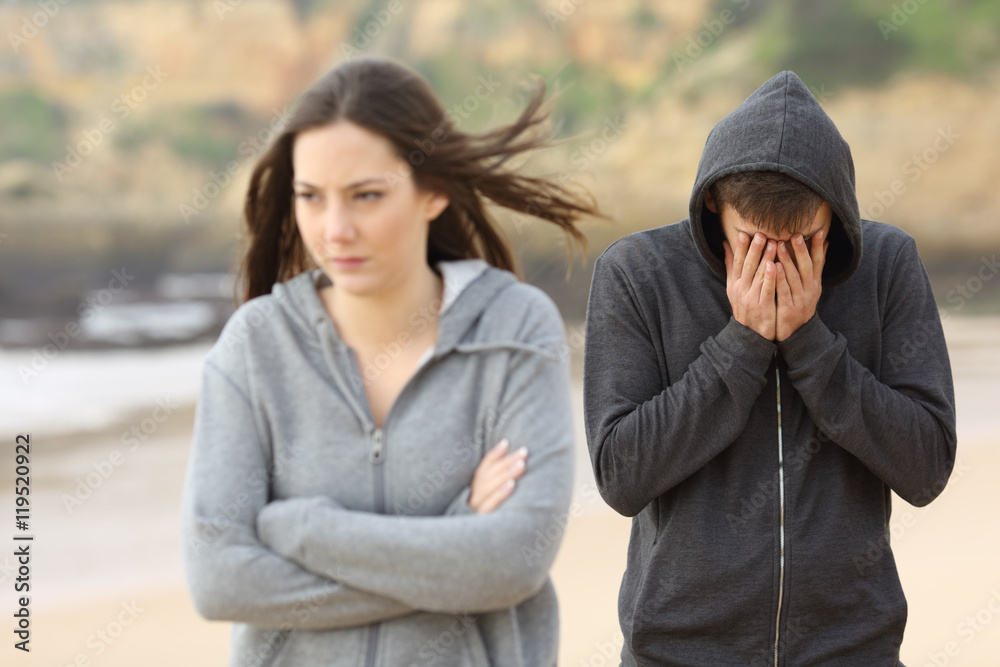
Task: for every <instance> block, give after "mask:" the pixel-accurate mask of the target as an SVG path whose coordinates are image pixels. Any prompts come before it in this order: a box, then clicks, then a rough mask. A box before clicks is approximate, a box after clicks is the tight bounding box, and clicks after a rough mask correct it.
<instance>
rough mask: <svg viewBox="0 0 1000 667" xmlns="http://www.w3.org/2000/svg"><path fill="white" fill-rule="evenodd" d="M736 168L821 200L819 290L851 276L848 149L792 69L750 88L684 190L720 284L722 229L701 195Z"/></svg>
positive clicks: (697, 236) (698, 240) (853, 208)
mask: <svg viewBox="0 0 1000 667" xmlns="http://www.w3.org/2000/svg"><path fill="white" fill-rule="evenodd" d="M743 171H778V172H781V173H784V174H787V175H789V176H791V177H793V178H795V179H796V180H798V181H800V182H802V183H803V184H805V185H807V186H809V187H810V188H812V189H813V190H815V191H816V192H817V193H818V194H819V195H820V196H822V197H823V199H825V200H826V201H827V202H828V203H829V204H830V208H831V209H832V211H833V219H832V222H831V226H830V234H829V236H828V237H827V238H828V240H829V242H830V247H829V248H828V249H827V259H826V265H825V266H824V269H823V286H824V287H830V286H833V285H838V284H840V283H842V282H844V281H845V280H847V279H848V278H850V277H851V275H852V274H853V273H854V271H855V270H856V269H857V267H858V264H859V263H860V261H861V216H860V213H859V211H858V199H857V196H856V194H855V189H854V160H853V158H852V157H851V149H850V147H849V146H848V145H847V142H846V141H844V138H843V137H842V136H840V132H839V131H838V130H837V127H836V126H835V125H834V124H833V121H832V120H831V119H830V117H829V116H827V115H826V112H824V111H823V108H822V107H820V105H819V102H817V101H816V98H815V97H814V96H813V94H812V93H811V92H810V91H809V88H807V87H806V85H805V84H804V83H802V80H801V79H799V77H798V76H796V75H795V73H794V72H790V71H785V72H781V73H780V74H777V75H775V76H774V77H772V78H771V79H770V80H768V81H767V82H766V83H765V84H764V85H762V86H761V87H760V88H758V89H757V90H756V91H754V93H753V94H752V95H750V97H748V98H747V99H746V101H744V102H743V104H741V105H740V106H739V107H737V109H736V110H735V111H733V112H732V113H731V114H729V115H728V116H726V117H725V118H723V119H722V120H721V121H719V123H718V125H716V126H715V127H714V128H713V129H712V131H711V132H710V133H709V135H708V140H707V141H706V142H705V150H704V152H703V153H702V156H701V162H700V163H699V164H698V176H697V179H696V180H695V185H694V190H693V191H692V193H691V202H690V222H691V234H692V236H693V237H694V242H695V246H696V247H697V248H698V251H699V253H700V254H701V256H702V259H704V261H705V262H706V264H708V266H709V268H710V269H711V270H712V271H713V272H714V273H715V274H716V275H719V276H721V277H722V278H723V279H725V277H726V267H725V261H724V254H723V248H722V239H723V236H722V227H721V224H720V221H719V216H718V215H717V214H715V213H712V211H710V210H709V209H708V207H707V206H705V192H706V191H707V190H708V187H709V186H710V185H711V184H712V183H713V182H714V181H716V180H717V179H719V178H720V177H722V176H726V175H728V174H732V173H736V172H743Z"/></svg>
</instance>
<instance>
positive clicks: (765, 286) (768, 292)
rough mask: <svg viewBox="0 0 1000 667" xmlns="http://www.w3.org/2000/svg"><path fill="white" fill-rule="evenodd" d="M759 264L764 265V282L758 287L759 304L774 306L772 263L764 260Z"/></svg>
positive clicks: (773, 272)
mask: <svg viewBox="0 0 1000 667" xmlns="http://www.w3.org/2000/svg"><path fill="white" fill-rule="evenodd" d="M761 264H763V265H764V280H763V282H762V283H761V286H760V303H770V304H772V305H773V304H774V274H775V270H774V262H772V261H771V260H770V259H767V258H765V259H764V261H763V262H761Z"/></svg>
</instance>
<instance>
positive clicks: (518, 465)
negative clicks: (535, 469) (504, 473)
mask: <svg viewBox="0 0 1000 667" xmlns="http://www.w3.org/2000/svg"><path fill="white" fill-rule="evenodd" d="M522 468H524V459H517V460H516V461H514V462H513V463H511V464H510V471H511V472H517V471H518V470H521V469H522Z"/></svg>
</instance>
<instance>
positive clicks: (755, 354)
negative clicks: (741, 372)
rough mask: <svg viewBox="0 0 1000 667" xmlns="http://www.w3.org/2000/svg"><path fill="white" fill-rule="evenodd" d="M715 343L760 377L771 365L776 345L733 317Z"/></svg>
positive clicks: (717, 335)
mask: <svg viewBox="0 0 1000 667" xmlns="http://www.w3.org/2000/svg"><path fill="white" fill-rule="evenodd" d="M715 342H716V343H717V344H718V345H719V347H720V348H722V350H723V351H724V352H726V353H727V354H729V355H730V356H731V357H732V358H733V359H734V360H736V361H737V363H739V364H740V365H741V366H743V367H744V368H746V369H747V370H749V371H752V372H755V373H757V374H759V375H764V373H766V372H767V369H768V367H769V366H770V365H771V358H772V357H773V356H774V350H775V344H774V341H770V340H768V339H766V338H764V337H763V336H761V335H760V334H759V333H757V332H756V331H754V330H753V329H751V328H750V327H747V326H744V325H742V324H740V323H739V322H737V321H736V318H735V317H733V316H732V315H730V316H729V322H728V323H727V324H726V326H725V327H723V328H722V331H720V332H719V333H718V334H716V336H715Z"/></svg>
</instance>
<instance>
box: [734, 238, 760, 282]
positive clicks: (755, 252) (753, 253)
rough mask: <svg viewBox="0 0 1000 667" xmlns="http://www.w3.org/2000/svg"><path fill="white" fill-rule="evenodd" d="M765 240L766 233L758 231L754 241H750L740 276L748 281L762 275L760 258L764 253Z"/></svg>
mask: <svg viewBox="0 0 1000 667" xmlns="http://www.w3.org/2000/svg"><path fill="white" fill-rule="evenodd" d="M764 241H765V238H764V235H763V234H761V233H760V232H757V233H756V234H754V235H753V241H751V242H750V247H749V249H748V250H747V254H746V259H745V260H744V261H743V268H742V270H741V272H740V278H742V279H743V280H744V281H746V282H748V283H749V282H751V281H753V280H756V277H757V276H758V275H762V274H761V273H760V268H761V266H760V265H761V261H760V258H761V255H762V254H763V253H764ZM751 272H752V273H751Z"/></svg>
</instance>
